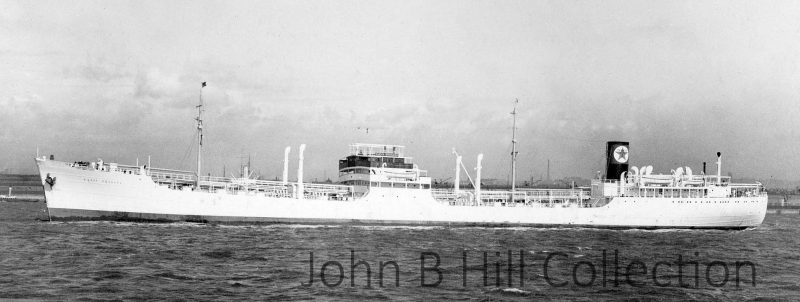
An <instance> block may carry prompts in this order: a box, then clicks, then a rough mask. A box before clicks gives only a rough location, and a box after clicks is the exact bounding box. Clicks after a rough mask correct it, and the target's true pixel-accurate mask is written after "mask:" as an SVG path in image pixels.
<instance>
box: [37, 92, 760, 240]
mask: <svg viewBox="0 0 800 302" xmlns="http://www.w3.org/2000/svg"><path fill="white" fill-rule="evenodd" d="M203 86H205V85H203ZM197 108H198V114H197V118H196V121H197V130H198V134H197V142H198V154H197V170H196V171H180V170H169V169H159V168H153V167H151V166H149V165H122V164H117V163H108V162H104V161H102V160H100V159H98V160H97V161H92V162H63V161H57V160H55V159H54V157H53V156H50V157H49V158H48V157H46V156H41V157H40V156H38V155H37V157H36V164H37V167H38V169H39V174H40V178H41V181H42V184H43V186H44V193H45V197H46V203H47V209H48V214H49V216H50V218H51V219H53V220H133V221H189V222H217V223H302V224H390V225H445V226H451V225H452V226H533V227H594V228H644V229H655V228H713V229H744V228H748V227H755V226H758V225H760V224H761V223H762V221H763V220H764V216H765V214H766V210H767V192H766V191H765V190H764V189H763V186H762V185H761V184H760V183H757V182H756V183H734V182H732V181H731V178H730V177H728V176H722V175H721V174H722V173H721V169H722V168H721V164H722V157H721V154H719V153H718V154H717V173H716V174H715V175H714V174H712V175H706V174H705V173H704V172H703V173H699V174H695V173H693V171H692V169H691V168H689V167H680V168H677V169H674V170H673V171H671V172H670V173H666V174H654V173H653V167H652V166H643V167H629V166H628V162H629V159H630V156H631V153H630V150H629V143H627V142H617V141H614V142H608V143H607V144H606V158H607V160H606V161H607V162H606V171H605V174H602V175H598V177H596V178H595V179H593V180H592V182H591V186H590V187H588V188H577V189H525V188H516V187H515V186H513V184H514V183H513V181H512V189H511V190H504V191H498V190H482V188H481V185H480V184H481V160H482V157H483V155H482V154H481V155H478V156H477V162H476V167H475V179H474V180H473V179H472V177H471V176H470V175H469V173H467V174H466V176H467V177H468V178H469V181H470V183H472V186H470V188H469V189H466V188H465V189H462V188H460V187H459V185H460V173H461V171H462V170H463V171H465V172H467V171H468V170H467V169H466V167H465V165H464V163H463V161H462V157H461V156H460V155H458V154H456V160H455V170H454V171H455V181H454V187H453V188H450V189H437V188H432V187H431V177H429V176H428V175H427V171H425V170H422V169H420V168H419V167H418V166H417V165H416V164H414V163H413V161H412V158H411V157H407V156H405V147H404V146H400V145H387V144H362V143H358V144H351V145H350V146H349V153H348V154H347V155H346V156H345V157H344V158H343V159H341V160H340V161H339V175H338V176H339V177H338V183H336V184H319V183H307V182H304V179H303V160H304V155H303V153H304V151H305V145H301V146H300V147H299V150H298V155H297V160H298V164H297V167H298V168H297V173H296V180H295V181H290V180H289V177H288V174H289V171H288V166H289V157H290V154H291V148H289V147H286V148H285V152H284V169H283V177H282V180H275V181H270V180H260V179H255V178H253V177H251V175H250V173H249V171H247V170H248V168H249V167H246V168H245V169H244V170H245V171H244V173H242V175H241V177H213V176H203V175H202V173H201V164H202V162H201V154H202V139H203V136H202V128H203V119H202V113H203V101H202V89H201V97H200V105H199V106H197ZM512 114H516V109H515V111H514V112H512ZM515 118H516V115H515ZM512 142H513V143H514V144H516V140H515V138H514V140H513V141H512ZM512 150H513V151H512V167H513V165H514V164H515V161H516V148H515V147H514V148H513V149H512ZM454 153H455V150H454ZM513 170H514V169H513V168H512V171H513Z"/></svg>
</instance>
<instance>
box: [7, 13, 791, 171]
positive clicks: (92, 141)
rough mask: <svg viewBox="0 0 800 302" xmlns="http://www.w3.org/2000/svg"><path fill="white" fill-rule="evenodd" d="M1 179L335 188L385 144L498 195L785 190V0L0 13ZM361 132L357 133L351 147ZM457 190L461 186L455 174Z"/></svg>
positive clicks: (787, 70)
mask: <svg viewBox="0 0 800 302" xmlns="http://www.w3.org/2000/svg"><path fill="white" fill-rule="evenodd" d="M0 8H2V9H0V172H12V173H34V172H35V165H34V161H33V157H34V156H35V155H36V151H37V148H38V150H39V152H40V154H54V155H55V156H56V159H58V160H64V161H69V162H72V161H92V160H96V159H97V158H103V160H104V161H106V162H118V163H124V164H135V163H136V160H137V158H138V160H139V161H140V163H143V162H145V161H146V160H147V157H148V156H150V157H151V161H152V165H153V166H156V167H163V168H173V169H185V170H193V169H195V155H194V152H196V147H193V145H194V144H195V122H194V118H195V115H196V108H195V106H196V105H197V103H198V101H199V98H200V94H201V86H200V83H201V82H207V83H208V86H207V87H205V88H203V89H202V97H203V101H204V103H205V110H206V111H205V113H204V120H205V122H204V123H205V128H204V131H205V132H204V133H205V140H204V151H203V158H204V161H203V162H204V164H203V167H204V169H203V170H204V172H203V173H204V174H206V173H212V174H214V175H221V174H222V173H223V169H226V170H225V171H226V173H227V174H229V175H230V174H232V173H233V171H235V170H237V169H238V167H239V165H240V164H241V163H242V162H246V161H247V158H248V157H249V158H250V160H251V162H252V166H253V169H255V170H256V171H258V173H259V174H260V175H261V176H262V177H265V178H274V177H276V176H280V175H281V173H282V166H283V164H282V161H283V149H284V148H285V147H286V146H291V147H292V148H293V149H292V153H291V156H292V157H291V158H292V163H291V165H290V167H291V168H290V169H291V171H292V173H290V175H292V177H294V175H295V170H294V169H296V166H297V163H296V159H297V149H298V146H299V145H300V144H306V145H307V148H306V153H305V158H306V160H305V164H304V166H305V172H304V174H305V175H306V178H307V179H309V178H311V179H313V178H318V179H319V180H322V179H325V178H331V179H333V180H335V179H336V172H337V169H338V167H337V165H338V160H339V159H340V158H342V157H344V156H346V155H347V152H348V145H349V144H350V143H356V142H361V143H383V144H397V145H405V146H406V153H407V154H406V155H407V156H411V157H413V158H414V162H415V163H417V164H418V165H419V166H420V168H422V169H427V170H429V174H430V175H431V176H432V177H434V178H435V179H446V178H448V177H451V176H453V174H454V171H453V167H454V165H455V164H454V161H455V157H454V155H453V153H452V150H453V148H455V149H456V150H457V151H458V152H459V153H460V154H462V155H463V156H464V163H465V165H466V166H467V167H468V168H470V169H472V168H473V167H474V166H475V158H476V156H477V154H478V153H483V154H484V155H485V157H484V161H483V165H482V166H483V172H482V173H483V175H484V177H487V178H498V179H508V177H509V174H510V152H511V136H512V122H513V121H512V115H511V114H510V112H511V111H512V110H513V107H514V105H515V100H517V99H518V100H519V104H518V105H517V112H518V115H517V132H516V135H517V141H518V142H519V143H518V145H517V148H518V151H519V157H518V164H517V167H518V178H519V179H526V180H527V179H534V180H537V179H541V178H544V177H546V173H547V171H546V169H547V168H546V167H547V162H548V160H549V161H550V167H551V168H550V175H551V177H552V178H560V177H568V176H579V177H584V178H591V177H593V176H594V175H595V173H596V171H599V170H602V169H603V165H604V160H605V155H604V152H605V142H606V141H610V140H621V141H629V142H630V150H631V164H632V165H635V166H641V165H653V166H654V167H655V171H663V172H669V170H670V169H674V168H676V167H678V166H691V167H693V169H694V170H695V171H699V170H700V169H701V166H702V162H704V161H705V162H708V163H709V170H715V169H716V168H715V165H714V164H713V163H714V162H715V160H716V158H715V157H716V156H715V153H716V152H717V151H719V152H722V154H723V173H725V174H731V175H733V176H734V177H752V178H758V179H762V180H765V179H771V178H775V179H789V180H797V179H800V177H799V176H798V173H797V171H800V157H799V156H798V150H800V132H798V129H799V128H800V104H798V101H800V18H798V16H800V2H798V1H673V0H670V1H635V0H631V1H582V0H581V1H576V0H557V1H465V0H458V1H388V0H387V1H339V0H334V1H302V0H301V1H6V0H0ZM366 128H369V131H368V132H367V131H366V130H365V129H366ZM470 173H472V174H473V175H474V171H470Z"/></svg>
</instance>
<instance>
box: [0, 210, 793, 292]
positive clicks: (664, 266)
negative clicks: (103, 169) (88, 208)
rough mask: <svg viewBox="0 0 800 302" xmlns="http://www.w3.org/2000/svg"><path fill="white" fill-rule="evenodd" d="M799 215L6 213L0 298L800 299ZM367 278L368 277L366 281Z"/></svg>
mask: <svg viewBox="0 0 800 302" xmlns="http://www.w3.org/2000/svg"><path fill="white" fill-rule="evenodd" d="M798 227H800V215H786V214H784V215H773V214H769V215H767V218H766V220H765V222H764V224H763V225H761V226H759V227H757V228H753V229H748V230H742V231H722V230H603V229H590V228H525V227H510V228H478V227H394V226H352V225H343V226H342V225H292V224H276V225H235V226H229V225H216V224H195V223H130V222H49V221H47V214H46V210H45V208H44V206H43V204H42V203H11V202H9V203H0V298H14V299H34V300H64V299H70V300H73V299H74V300H123V301H124V300H128V301H139V300H187V301H192V300H309V299H316V300H341V301H352V300H408V301H416V300H422V299H432V300H520V301H529V300H532V299H536V300H565V299H566V300H587V301H588V300H592V301H595V300H612V299H621V298H640V299H663V300H687V299H702V300H742V299H787V300H798V299H800V285H798V284H800V253H798V247H800V239H798V236H797V230H798ZM368 271H369V275H368Z"/></svg>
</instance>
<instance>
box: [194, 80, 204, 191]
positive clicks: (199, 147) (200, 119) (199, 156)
mask: <svg viewBox="0 0 800 302" xmlns="http://www.w3.org/2000/svg"><path fill="white" fill-rule="evenodd" d="M203 87H206V82H203V83H202V84H201V86H200V104H199V105H197V118H195V120H196V121H197V184H196V185H195V188H196V189H197V190H200V175H202V174H200V173H201V167H202V163H203V161H202V157H203Z"/></svg>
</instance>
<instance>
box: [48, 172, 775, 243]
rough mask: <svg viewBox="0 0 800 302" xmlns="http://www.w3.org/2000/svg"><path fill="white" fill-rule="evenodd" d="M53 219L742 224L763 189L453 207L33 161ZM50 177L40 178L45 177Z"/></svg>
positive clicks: (754, 217) (401, 196)
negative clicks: (311, 195)
mask: <svg viewBox="0 0 800 302" xmlns="http://www.w3.org/2000/svg"><path fill="white" fill-rule="evenodd" d="M37 165H38V167H39V172H40V175H41V178H42V183H43V184H44V186H45V197H46V201H47V206H48V209H49V212H50V215H51V217H52V218H54V219H124V220H128V219H130V220H166V221H207V222H212V221H219V222H266V223H272V222H301V223H367V224H441V225H451V224H452V225H536V226H591V227H609V228H617V227H619V228H747V227H754V226H758V225H759V224H761V222H762V221H763V220H764V216H765V214H766V208H767V197H766V195H760V196H749V197H744V196H743V197H727V198H642V197H614V198H613V199H612V200H611V201H610V202H609V203H608V204H606V205H604V206H600V207H587V208H579V207H569V208H562V207H530V206H514V207H506V206H454V205H448V204H446V203H442V202H439V201H436V200H435V199H434V198H433V196H432V195H431V191H430V189H399V188H398V189H393V188H371V190H370V192H369V193H368V194H367V195H366V196H364V197H362V198H359V199H356V200H350V201H340V200H308V199H304V200H300V199H294V198H277V197H267V196H264V195H255V194H250V195H247V194H243V195H232V194H226V193H207V192H195V191H179V190H173V189H169V188H166V187H162V186H158V185H157V184H156V183H154V182H153V181H152V179H150V177H148V176H144V175H137V174H123V173H109V172H104V171H97V170H82V169H75V168H72V167H70V166H69V164H66V163H63V162H57V161H47V160H40V159H37ZM48 174H50V175H53V176H54V177H56V178H57V182H56V183H55V184H54V185H53V186H52V187H51V186H49V185H48V184H45V181H44V180H45V175H48Z"/></svg>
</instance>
